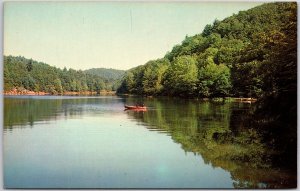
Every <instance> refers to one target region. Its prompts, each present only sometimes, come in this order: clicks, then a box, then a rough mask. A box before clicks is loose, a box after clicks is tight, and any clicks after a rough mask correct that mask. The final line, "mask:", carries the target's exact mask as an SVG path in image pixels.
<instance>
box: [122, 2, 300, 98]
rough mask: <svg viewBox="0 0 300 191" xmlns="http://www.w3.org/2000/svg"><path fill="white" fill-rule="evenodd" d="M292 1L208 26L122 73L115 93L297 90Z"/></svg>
mask: <svg viewBox="0 0 300 191" xmlns="http://www.w3.org/2000/svg"><path fill="white" fill-rule="evenodd" d="M296 37H297V4H296V3H279V2H278V3H268V4H263V5H261V6H258V7H255V8H253V9H250V10H248V11H240V12H239V13H238V14H236V15H233V16H231V17H228V18H226V19H224V20H223V21H219V20H215V21H214V23H213V24H208V25H206V27H205V28H204V30H203V32H202V33H201V34H197V35H194V36H191V37H188V36H186V37H185V39H184V40H183V41H182V44H181V45H176V46H174V47H173V49H172V50H171V51H170V52H168V53H167V54H166V55H165V56H164V58H161V59H157V60H151V61H149V62H147V63H146V64H145V65H141V66H138V67H136V68H133V69H131V70H129V71H127V72H126V75H125V76H124V78H123V81H122V85H121V87H120V88H119V89H118V93H129V94H142V95H168V96H180V97H224V96H236V97H256V98H259V97H265V96H269V95H270V94H272V95H277V94H279V93H282V92H287V91H294V92H295V90H296V81H297V38H296Z"/></svg>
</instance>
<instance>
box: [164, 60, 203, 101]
mask: <svg viewBox="0 0 300 191" xmlns="http://www.w3.org/2000/svg"><path fill="white" fill-rule="evenodd" d="M197 81H198V68H197V65H196V59H195V58H193V57H191V56H180V57H177V58H176V59H175V60H174V62H173V63H172V64H171V65H170V67H169V68H168V69H167V71H166V74H165V78H164V82H163V84H164V86H165V88H166V89H168V90H170V91H169V92H167V94H171V95H178V96H190V95H193V94H194V91H195V90H196V84H197Z"/></svg>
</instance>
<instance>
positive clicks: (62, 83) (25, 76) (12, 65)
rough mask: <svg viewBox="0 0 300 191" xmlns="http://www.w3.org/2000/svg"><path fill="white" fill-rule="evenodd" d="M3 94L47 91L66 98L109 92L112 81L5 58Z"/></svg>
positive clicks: (36, 63)
mask: <svg viewBox="0 0 300 191" xmlns="http://www.w3.org/2000/svg"><path fill="white" fill-rule="evenodd" d="M3 71H4V90H5V91H10V90H12V89H14V88H25V89H27V90H30V91H36V92H37V91H44V92H47V93H50V94H63V93H64V92H67V91H74V92H83V91H88V90H89V91H97V92H100V90H103V89H107V87H109V86H111V85H112V83H113V81H112V80H110V81H109V80H105V79H103V78H102V77H100V76H98V75H93V74H87V73H85V72H83V71H81V70H79V71H76V70H73V69H69V70H67V69H66V68H64V69H63V70H61V69H58V68H55V67H51V66H49V65H47V64H45V63H42V62H37V61H33V60H32V59H30V60H28V59H26V58H24V57H13V56H4V67H3Z"/></svg>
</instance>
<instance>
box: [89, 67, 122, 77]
mask: <svg viewBox="0 0 300 191" xmlns="http://www.w3.org/2000/svg"><path fill="white" fill-rule="evenodd" d="M84 72H85V73H87V74H93V75H97V76H100V77H102V78H105V79H112V80H117V79H120V78H121V77H123V75H124V73H125V71H124V70H116V69H111V68H110V69H107V68H92V69H88V70H85V71H84Z"/></svg>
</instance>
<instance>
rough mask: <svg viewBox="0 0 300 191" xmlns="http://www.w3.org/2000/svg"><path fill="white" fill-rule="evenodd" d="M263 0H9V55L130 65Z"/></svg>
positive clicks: (65, 63) (85, 65) (83, 64)
mask: <svg viewBox="0 0 300 191" xmlns="http://www.w3.org/2000/svg"><path fill="white" fill-rule="evenodd" d="M260 4H262V3H261V2H243V3H241V2H231V3H229V2H219V3H208V2H206V3H205V2H186V3H182V2H173V3H170V2H169V3H168V2H164V3H161V2H160V3H158V2H131V3H129V2H6V3H5V4H4V55H13V56H19V55H21V56H24V57H26V58H32V59H34V60H37V61H42V62H45V63H47V64H50V65H52V66H56V67H59V68H63V67H67V68H73V69H82V70H84V69H89V68H101V67H102V68H115V69H129V68H132V67H135V66H138V65H141V64H145V63H146V62H147V61H149V60H152V59H157V58H161V57H163V56H164V55H165V54H166V52H167V51H170V50H171V49H172V47H173V46H174V45H176V44H180V43H181V41H182V40H184V38H185V36H186V35H188V36H192V35H195V34H198V33H201V32H202V30H203V28H204V27H205V25H206V24H211V23H213V21H214V20H215V19H218V20H222V19H224V18H226V17H228V16H231V15H232V14H233V13H238V12H239V11H241V10H247V9H250V8H252V7H255V6H257V5H260Z"/></svg>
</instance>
